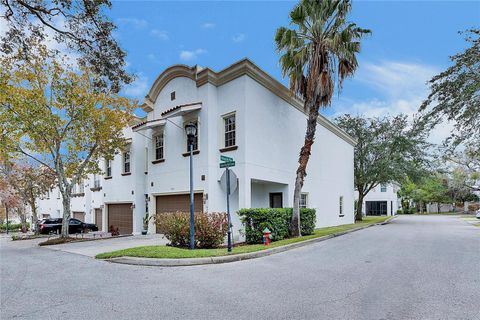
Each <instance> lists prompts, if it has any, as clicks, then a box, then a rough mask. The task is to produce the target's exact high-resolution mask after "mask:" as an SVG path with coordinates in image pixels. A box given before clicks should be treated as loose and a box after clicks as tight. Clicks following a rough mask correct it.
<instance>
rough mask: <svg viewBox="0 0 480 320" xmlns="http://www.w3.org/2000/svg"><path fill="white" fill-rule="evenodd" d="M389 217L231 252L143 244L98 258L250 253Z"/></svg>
mask: <svg viewBox="0 0 480 320" xmlns="http://www.w3.org/2000/svg"><path fill="white" fill-rule="evenodd" d="M388 218H389V217H384V216H382V217H364V218H363V221H360V222H357V223H354V224H346V225H341V226H336V227H327V228H321V229H316V230H315V233H314V234H312V235H309V236H304V237H298V238H291V239H284V240H280V241H275V242H272V243H271V244H270V245H269V246H264V245H263V244H251V245H242V246H237V247H234V248H233V250H232V252H231V253H227V249H226V248H219V249H196V250H189V249H181V248H175V247H169V246H143V247H135V248H129V249H124V250H118V251H112V252H105V253H100V254H97V256H96V258H97V259H108V258H115V257H142V258H164V259H168V258H169V259H181V258H205V257H218V256H225V255H229V254H240V253H248V252H255V251H260V250H265V249H269V248H275V247H280V246H284V245H287V244H291V243H296V242H300V241H304V240H309V239H313V238H319V237H323V236H326V235H329V234H333V233H337V232H342V231H347V230H350V229H354V228H358V227H362V226H365V225H369V224H374V223H378V222H383V221H385V220H387V219H388Z"/></svg>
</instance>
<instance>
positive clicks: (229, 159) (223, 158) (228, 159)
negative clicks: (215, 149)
mask: <svg viewBox="0 0 480 320" xmlns="http://www.w3.org/2000/svg"><path fill="white" fill-rule="evenodd" d="M220 161H226V162H230V161H233V158H230V157H227V156H220Z"/></svg>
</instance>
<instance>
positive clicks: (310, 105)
mask: <svg viewBox="0 0 480 320" xmlns="http://www.w3.org/2000/svg"><path fill="white" fill-rule="evenodd" d="M351 8H352V6H351V1H350V0H301V1H300V3H299V4H298V5H296V6H295V7H294V8H293V10H292V11H291V12H290V19H291V28H287V27H280V28H278V29H277V32H276V35H275V42H276V45H277V51H278V52H279V53H281V54H282V56H281V57H280V64H281V67H282V72H283V76H288V77H289V79H290V90H291V91H292V93H293V94H295V95H297V96H299V97H300V98H302V99H303V101H304V109H305V112H306V113H307V131H306V133H305V142H304V145H303V147H302V149H301V151H300V156H299V159H298V163H299V166H298V169H297V173H296V179H295V191H294V194H293V214H292V222H291V225H290V234H291V235H292V236H299V235H300V208H299V200H300V193H301V191H302V187H303V182H304V179H305V176H306V175H307V172H306V169H307V164H308V160H309V158H310V152H311V149H312V144H313V142H314V139H315V131H316V127H317V119H318V116H319V111H320V107H327V106H330V104H331V100H332V95H333V93H334V91H335V88H336V89H337V91H338V90H340V89H341V87H342V82H343V80H344V79H345V78H346V77H348V76H352V75H353V73H354V72H355V70H356V69H357V67H358V62H357V58H356V54H357V53H359V52H360V40H361V38H362V37H363V36H365V35H367V34H370V30H366V29H362V28H359V27H357V25H356V24H355V23H351V22H348V21H347V20H346V19H347V15H348V13H349V12H350V10H351Z"/></svg>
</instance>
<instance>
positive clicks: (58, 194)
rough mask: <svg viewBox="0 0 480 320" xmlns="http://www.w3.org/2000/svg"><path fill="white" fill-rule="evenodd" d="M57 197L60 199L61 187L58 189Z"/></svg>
mask: <svg viewBox="0 0 480 320" xmlns="http://www.w3.org/2000/svg"><path fill="white" fill-rule="evenodd" d="M57 199H60V189H58V190H57Z"/></svg>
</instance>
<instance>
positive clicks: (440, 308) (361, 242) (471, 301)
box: [0, 216, 480, 320]
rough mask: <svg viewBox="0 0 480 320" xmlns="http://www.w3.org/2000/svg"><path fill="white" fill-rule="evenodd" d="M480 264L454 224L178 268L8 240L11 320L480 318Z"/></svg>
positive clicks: (463, 228)
mask: <svg viewBox="0 0 480 320" xmlns="http://www.w3.org/2000/svg"><path fill="white" fill-rule="evenodd" d="M124 241H129V240H127V239H125V240H124ZM100 243H101V241H94V242H91V243H88V245H92V246H96V245H98V244H100ZM85 244H87V243H85ZM75 245H79V244H75ZM102 250H104V248H102ZM479 266H480V228H478V227H475V226H472V225H470V224H469V223H467V222H464V221H462V220H461V219H458V218H457V217H448V216H399V217H398V218H396V219H395V220H393V221H392V222H391V223H390V224H387V225H383V226H375V227H372V228H367V229H364V230H361V231H358V232H354V233H351V234H348V235H345V236H341V237H337V238H333V239H330V240H327V241H324V242H320V243H317V244H314V245H311V246H308V247H302V248H299V249H295V250H291V251H287V252H283V253H279V254H276V255H272V256H268V257H263V258H259V259H254V260H247V261H241V262H234V263H227V264H221V265H206V266H193V267H175V268H161V267H142V266H130V265H120V264H113V263H108V262H105V261H98V260H95V259H92V258H90V257H86V256H82V255H76V254H69V253H65V252H61V251H53V250H50V249H43V248H38V247H36V246H35V245H34V243H33V242H31V241H15V242H11V241H6V239H0V275H1V286H0V290H1V294H0V318H1V319H231V318H235V319H236V320H238V319H329V320H330V319H342V320H344V319H347V320H349V319H355V320H358V319H359V320H361V319H365V320H380V319H384V320H387V319H388V320H396V319H412V320H413V319H415V320H416V319H421V320H423V319H432V320H433V319H445V320H447V319H448V320H450V319H461V320H478V319H480V308H479V301H480V300H479V299H480V272H479Z"/></svg>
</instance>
